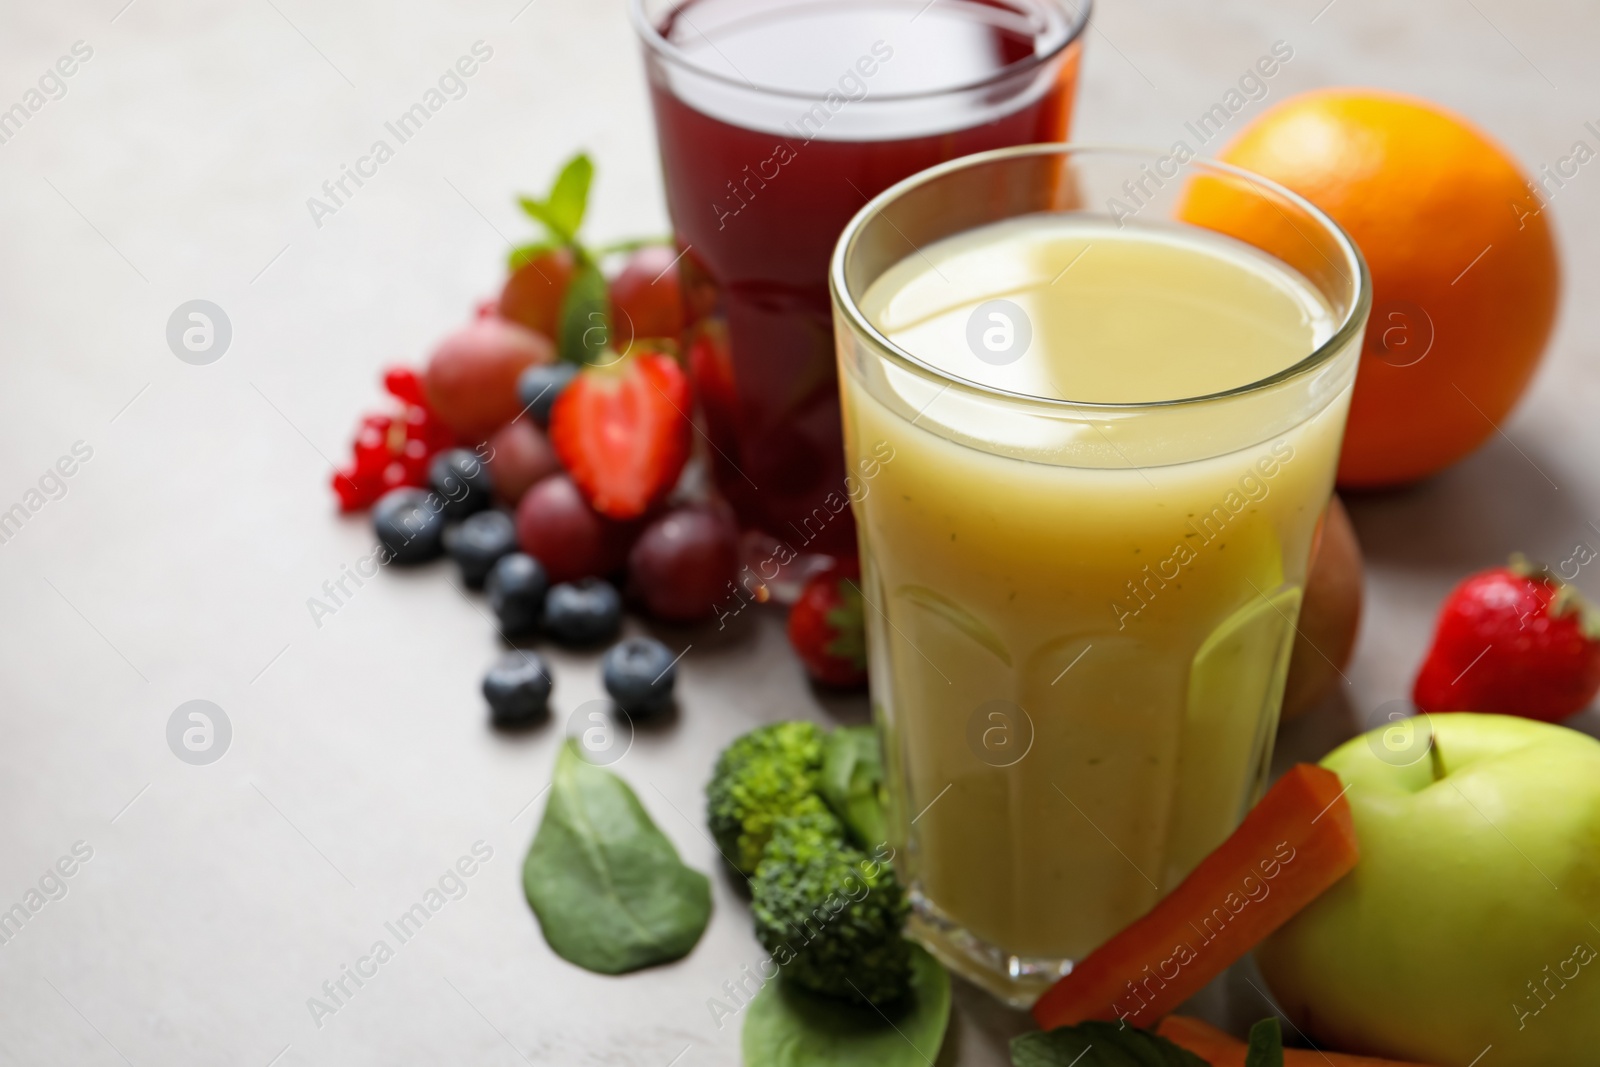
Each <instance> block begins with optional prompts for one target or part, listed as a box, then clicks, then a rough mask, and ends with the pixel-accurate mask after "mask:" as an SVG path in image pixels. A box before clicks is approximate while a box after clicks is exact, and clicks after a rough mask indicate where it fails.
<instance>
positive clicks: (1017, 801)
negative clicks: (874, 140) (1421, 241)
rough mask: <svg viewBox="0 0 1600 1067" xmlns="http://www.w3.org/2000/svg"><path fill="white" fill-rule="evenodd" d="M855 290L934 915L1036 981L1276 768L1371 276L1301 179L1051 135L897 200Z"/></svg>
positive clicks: (902, 771)
mask: <svg viewBox="0 0 1600 1067" xmlns="http://www.w3.org/2000/svg"><path fill="white" fill-rule="evenodd" d="M831 282H832V288H833V299H834V306H835V313H836V329H835V333H836V335H837V337H838V342H839V344H838V357H839V368H840V370H839V377H840V387H841V393H842V401H843V412H844V435H845V442H846V455H847V459H848V460H849V463H850V465H851V470H852V473H853V474H854V475H855V488H856V490H857V491H856V492H855V493H854V494H853V502H854V508H855V515H856V520H857V523H858V526H859V529H860V550H861V558H862V566H863V578H862V583H863V584H862V590H863V596H864V598H865V600H866V602H867V607H866V609H865V610H866V614H867V621H868V655H869V664H870V670H871V676H872V699H873V705H874V714H875V715H876V718H877V722H878V726H879V729H880V734H881V737H882V739H883V742H884V749H885V759H886V763H887V768H888V780H889V785H890V800H891V804H890V807H891V813H890V814H891V817H890V824H891V827H892V830H891V833H892V839H891V840H892V843H893V844H894V845H895V846H896V848H897V850H898V858H897V860H896V863H897V865H899V871H900V874H901V875H902V877H903V880H904V881H905V883H906V884H907V886H908V888H909V890H910V893H911V895H912V899H913V904H914V912H913V924H914V932H915V933H916V934H917V936H919V937H920V938H921V939H923V940H924V941H925V943H927V944H928V945H929V947H930V948H931V949H933V950H934V951H935V953H936V954H938V955H940V956H941V957H942V958H944V959H945V961H946V962H947V963H949V964H950V965H951V966H953V967H955V968H956V969H958V970H960V971H962V972H964V973H966V974H967V975H968V976H969V977H972V978H974V979H975V980H977V981H979V982H980V983H982V984H984V985H986V986H987V987H988V988H990V989H991V990H993V991H994V992H996V993H997V994H999V995H1000V996H1002V997H1004V998H1006V999H1007V1000H1010V1001H1012V1002H1014V1003H1019V1004H1021V1003H1028V1002H1030V1001H1031V1000H1032V999H1033V998H1034V997H1036V996H1037V994H1038V993H1039V992H1040V991H1042V989H1043V988H1044V987H1045V985H1047V984H1048V983H1049V982H1050V981H1052V980H1053V979H1054V978H1056V977H1057V976H1059V975H1060V974H1063V973H1065V972H1066V971H1068V970H1069V969H1070V968H1071V965H1072V962H1073V961H1074V960H1079V959H1082V958H1083V956H1084V955H1085V954H1087V953H1088V952H1089V951H1090V950H1092V949H1093V948H1095V946H1096V945H1098V944H1100V943H1101V942H1102V941H1104V940H1105V939H1106V938H1107V937H1108V936H1110V935H1111V934H1113V933H1114V932H1116V931H1117V930H1118V929H1120V928H1121V927H1123V926H1125V925H1126V924H1127V923H1129V922H1130V921H1132V920H1133V919H1135V918H1137V917H1138V916H1140V915H1141V914H1143V913H1144V912H1145V911H1147V910H1148V909H1149V908H1150V907H1151V905H1152V904H1153V903H1154V902H1155V901H1156V900H1157V899H1159V897H1160V896H1161V895H1163V894H1164V893H1165V892H1167V891H1168V890H1170V889H1171V888H1173V886H1174V885H1176V883H1177V882H1179V881H1180V880H1182V879H1183V877H1184V876H1185V875H1186V874H1188V873H1189V871H1190V870H1192V869H1193V867H1194V866H1195V864H1196V863H1197V862H1198V861H1199V860H1200V859H1201V858H1202V857H1204V856H1205V855H1206V853H1207V852H1209V851H1210V850H1211V849H1212V848H1214V847H1215V846H1216V845H1217V844H1218V843H1220V842H1221V841H1222V839H1223V838H1224V837H1226V836H1227V834H1228V833H1230V832H1231V831H1232V830H1233V829H1234V827H1235V826H1237V824H1238V822H1239V821H1240V819H1241V818H1242V816H1243V813H1244V812H1245V811H1246V810H1247V809H1248V807H1249V806H1250V805H1251V804H1252V803H1253V802H1254V801H1255V799H1256V798H1257V797H1258V796H1259V794H1260V791H1261V790H1262V788H1263V786H1264V784H1265V775H1266V772H1267V767H1268V763H1269V760H1270V756H1271V751H1272V742H1273V734H1274V731H1275V728H1276V725H1277V720H1278V708H1279V702H1280V699H1281V697H1282V692H1283V684H1284V677H1285V673H1286V671H1287V667H1288V657H1289V651H1290V647H1291V644H1292V641H1293V637H1294V633H1295V619H1296V617H1297V613H1298V611H1299V606H1300V599H1301V592H1302V589H1303V587H1304V584H1305V577H1306V568H1307V562H1308V559H1309V557H1310V554H1311V551H1312V547H1313V543H1314V541H1315V538H1316V536H1317V533H1318V529H1319V521H1320V520H1319V516H1321V514H1322V513H1323V510H1324V508H1325V506H1326V504H1327V501H1328V499H1329V496H1330V493H1331V491H1332V485H1333V476H1334V469H1335V466H1336V461H1337V457H1338V454H1339V445H1340V441H1341V438H1342V435H1343V432H1344V422H1345V415H1346V411H1347V408H1348V405H1349V400H1350V389H1351V386H1352V383H1353V381H1354V378H1355V373H1356V365H1357V360H1358V358H1359V352H1360V347H1361V335H1362V332H1363V330H1364V329H1365V325H1366V319H1367V312H1368V307H1369V303H1370V296H1369V281H1368V277H1367V272H1366V266H1365V264H1364V263H1363V262H1362V259H1361V256H1360V253H1359V252H1358V251H1357V249H1356V247H1355V245H1354V244H1353V243H1352V242H1351V241H1350V239H1349V238H1348V237H1347V236H1346V235H1345V234H1344V233H1343V232H1342V231H1341V230H1340V229H1339V228H1338V226H1337V225H1336V224H1335V223H1334V222H1333V221H1332V220H1330V219H1329V218H1328V217H1327V216H1325V215H1323V214H1322V213H1321V212H1320V211H1318V210H1317V209H1316V208H1314V207H1313V206H1312V205H1311V204H1309V203H1307V202H1306V201H1305V200H1303V199H1301V198H1300V197H1298V196H1296V195H1295V194H1293V193H1291V192H1289V191H1288V190H1286V189H1283V188H1281V187H1280V186H1277V185H1274V184H1273V183H1271V182H1269V181H1267V180H1266V179H1263V178H1260V177H1256V176H1254V175H1251V174H1248V173H1246V172H1244V171H1240V170H1237V169H1234V168H1230V167H1226V166H1222V165H1219V164H1214V163H1206V162H1202V161H1198V160H1191V159H1190V158H1189V156H1188V154H1187V152H1184V153H1182V154H1181V156H1175V155H1172V154H1167V155H1163V154H1162V153H1159V152H1148V153H1147V152H1139V151H1127V150H1117V149H1097V148H1083V147H1077V146H1071V145H1065V146H1063V145H1036V146H1028V147H1023V148H1017V149H1011V150H1002V151H998V152H989V153H985V154H982V155H978V156H973V157H969V158H967V159H962V160H957V161H955V162H953V163H949V164H945V165H942V166H939V167H935V168H933V169H932V170H929V171H926V172H924V173H922V174H919V175H916V176H915V177H913V178H910V179H908V180H907V181H904V182H902V183H900V184H899V185H897V186H895V187H893V188H891V189H889V190H887V191H886V192H884V193H882V194H881V195H879V196H878V197H877V198H875V199H874V200H873V201H872V202H871V203H870V204H868V205H867V206H866V207H864V208H863V209H862V211H861V212H860V213H859V214H858V215H856V217H855V218H854V220H853V221H852V222H851V223H850V225H849V226H848V227H847V228H846V229H845V232H844V234H843V236H842V237H841V238H840V241H839V245H838V248H837V250H836V252H835V255H834V258H833V263H832V270H831Z"/></svg>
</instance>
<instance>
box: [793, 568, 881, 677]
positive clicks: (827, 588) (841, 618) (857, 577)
mask: <svg viewBox="0 0 1600 1067" xmlns="http://www.w3.org/2000/svg"><path fill="white" fill-rule="evenodd" d="M861 608H862V598H861V568H860V567H859V566H858V565H857V564H856V561H855V560H848V561H845V562H841V563H837V564H835V565H834V566H832V567H829V568H828V569H827V570H825V571H822V572H821V573H819V574H814V575H812V576H811V578H810V579H808V580H807V581H806V584H805V586H804V588H802V589H801V590H800V599H798V600H796V601H795V602H794V607H792V608H790V609H789V644H791V645H793V646H794V650H795V652H796V653H798V654H799V656H800V662H802V663H804V664H805V665H806V671H807V673H809V674H810V675H811V677H813V678H815V679H816V680H817V681H819V682H821V683H822V684H823V685H831V686H837V687H839V688H841V689H845V688H854V687H856V686H859V685H861V684H862V683H863V682H865V681H866V680H867V635H866V620H865V618H864V616H863V614H862V610H861Z"/></svg>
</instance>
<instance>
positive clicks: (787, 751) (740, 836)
mask: <svg viewBox="0 0 1600 1067" xmlns="http://www.w3.org/2000/svg"><path fill="white" fill-rule="evenodd" d="M824 739H825V736H824V734H823V731H822V730H820V729H818V728H817V726H816V724H815V723H809V722H778V723H773V724H771V725H770V726H762V727H760V728H758V729H755V730H751V731H750V732H749V733H747V734H745V735H744V736H743V737H739V738H736V739H735V740H734V742H733V744H731V745H729V746H728V747H727V748H726V749H724V750H723V752H722V755H721V756H719V757H717V765H716V768H715V769H714V770H713V771H712V772H711V781H709V782H708V783H706V810H707V819H708V821H709V822H710V824H711V836H712V837H713V838H714V839H715V840H716V842H717V848H718V849H720V850H721V851H722V855H723V857H724V858H725V859H726V860H727V861H728V862H729V863H731V864H733V866H734V867H736V868H738V870H739V872H740V873H741V874H746V875H749V874H754V873H755V869H756V865H757V864H759V863H760V862H761V850H762V849H763V848H765V847H766V844H767V839H768V838H770V837H771V836H772V827H773V825H774V824H775V823H776V822H777V821H778V820H779V819H782V818H784V817H785V816H789V815H803V814H805V813H807V812H813V811H825V810H826V805H825V804H824V803H823V801H822V799H821V797H819V796H818V795H817V778H818V776H819V775H820V774H821V773H822V752H823V742H824Z"/></svg>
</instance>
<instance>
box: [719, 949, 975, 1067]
mask: <svg viewBox="0 0 1600 1067" xmlns="http://www.w3.org/2000/svg"><path fill="white" fill-rule="evenodd" d="M949 1022H950V976H949V975H948V974H946V973H945V969H944V968H943V967H942V966H940V965H939V962H938V961H937V960H935V959H934V958H933V957H932V956H930V955H928V953H927V951H926V950H925V949H923V948H922V946H920V945H913V946H912V948H911V992H910V993H909V994H907V995H906V998H905V1002H904V1003H901V1004H894V1005H885V1006H884V1008H883V1010H882V1011H881V1012H880V1011H878V1010H877V1009H875V1008H872V1007H870V1006H869V1005H866V1004H852V1003H849V1002H847V1001H843V1000H838V999H836V998H834V997H826V996H822V995H821V994H818V993H812V992H810V991H808V990H805V989H802V988H800V987H799V986H797V985H795V984H794V983H793V982H786V981H784V980H783V978H782V977H781V976H780V977H778V978H777V979H775V980H773V981H770V982H768V983H767V984H766V985H765V986H763V987H762V989H761V992H759V993H757V994H756V997H755V999H754V1000H752V1001H751V1002H750V1006H749V1007H748V1008H746V1009H745V1018H744V1030H743V1032H742V1033H741V1035H740V1048H741V1050H742V1051H743V1053H744V1062H745V1063H746V1064H748V1065H750V1067H927V1065H928V1064H930V1063H932V1062H934V1061H935V1060H937V1059H938V1058H939V1046H940V1045H941V1044H943V1043H944V1030H945V1026H946V1025H947V1024H948V1023H949Z"/></svg>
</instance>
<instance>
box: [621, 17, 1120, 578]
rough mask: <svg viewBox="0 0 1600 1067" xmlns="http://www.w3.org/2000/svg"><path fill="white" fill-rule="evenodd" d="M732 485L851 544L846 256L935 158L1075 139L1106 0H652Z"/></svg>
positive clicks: (694, 336) (682, 227)
mask: <svg viewBox="0 0 1600 1067" xmlns="http://www.w3.org/2000/svg"><path fill="white" fill-rule="evenodd" d="M632 10H633V17H634V23H635V26H636V28H637V30H638V32H639V36H640V39H641V40H642V42H643V44H644V55H645V66H646V72H647V74H648V77H649V83H650V95H651V100H652V102H653V105H654V109H655V120H656V132H657V136H658V138H659V141H660V147H661V162H662V168H663V171H664V172H665V177H666V190H667V204H668V208H669V210H670V212H671V215H672V224H673V229H674V231H675V232H676V236H677V241H678V246H679V248H680V249H681V250H682V252H683V258H682V261H681V270H682V275H683V278H684V283H685V285H684V292H685V301H686V304H687V310H688V312H689V321H690V323H691V333H690V335H689V342H690V343H689V356H690V370H691V373H692V374H693V376H694V380H695V385H696V389H697V392H698V395H699V399H700V402H701V406H702V408H703V410H704V411H705V414H706V421H707V424H708V425H707V432H708V434H709V436H710V438H711V441H712V444H713V445H714V446H715V447H714V449H713V454H712V457H711V459H712V464H713V470H714V473H715V476H716V480H717V483H718V485H719V487H720V488H721V489H722V491H723V493H724V494H725V495H726V496H727V497H728V499H729V501H730V502H731V503H732V504H733V506H734V508H735V510H736V511H737V512H738V514H739V516H740V519H741V521H742V522H743V523H744V525H745V526H746V527H753V528H757V529H760V530H764V531H766V533H768V534H769V535H771V536H773V537H775V538H778V539H780V540H781V541H783V542H785V543H787V544H789V545H791V546H792V547H793V548H794V549H795V550H796V551H797V552H802V553H813V552H820V553H835V552H839V551H844V552H849V551H852V550H853V549H854V546H855V531H854V527H853V524H852V521H851V515H850V511H849V507H848V502H847V498H846V493H845V489H846V486H845V480H844V478H845V471H844V462H843V456H842V453H841V449H840V430H839V392H838V385H837V381H836V379H835V376H834V375H835V363H834V354H833V333H832V317H831V312H830V309H829V302H828V281H827V277H828V257H829V255H830V254H831V252H832V250H833V244H834V241H835V240H836V239H837V238H838V236H839V231H840V230H842V229H843V228H844V225H845V223H846V222H848V221H849V220H850V217H851V216H852V215H854V214H855V213H856V211H858V210H859V209H860V208H861V206H862V205H863V204H865V203H866V202H867V200H868V198H870V197H872V196H875V195H877V194H878V193H879V192H881V191H883V190H884V189H885V188H887V187H888V186H890V185H892V184H894V183H895V182H897V181H900V180H901V179H902V178H905V177H907V176H909V175H911V174H914V173H916V172H917V171H920V170H922V169H924V168H926V167H930V166H932V165H934V164H936V163H940V162H943V161H946V160H950V159H954V158H956V157H958V156H962V155H966V154H968V153H971V152H977V151H981V150H985V149H990V148H999V147H1003V146H1008V145H1017V144H1026V143H1030V142H1039V141H1060V140H1065V139H1066V136H1067V132H1068V124H1069V121H1070V119H1071V114H1072V96H1073V88H1074V86H1075V84H1076V82H1077V73H1078V58H1079V52H1080V45H1079V35H1080V34H1081V32H1082V30H1083V27H1084V25H1085V22H1086V20H1087V18H1088V11H1089V2H1088V0H933V2H929V0H634V2H633V6H632Z"/></svg>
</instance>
